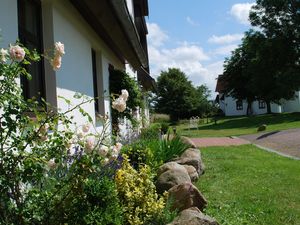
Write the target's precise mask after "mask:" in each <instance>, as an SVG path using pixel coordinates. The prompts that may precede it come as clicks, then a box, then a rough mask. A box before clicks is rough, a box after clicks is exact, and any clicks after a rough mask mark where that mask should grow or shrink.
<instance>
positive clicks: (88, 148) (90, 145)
mask: <svg viewBox="0 0 300 225" xmlns="http://www.w3.org/2000/svg"><path fill="white" fill-rule="evenodd" d="M84 147H85V149H84V150H85V152H86V153H91V152H92V151H93V149H94V147H95V139H94V138H93V137H88V138H87V139H86V142H85V146H84Z"/></svg>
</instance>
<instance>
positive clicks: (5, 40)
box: [0, 0, 18, 48]
mask: <svg viewBox="0 0 300 225" xmlns="http://www.w3.org/2000/svg"><path fill="white" fill-rule="evenodd" d="M0 29H1V31H0V48H7V47H8V45H9V44H10V43H15V42H16V40H17V39H18V10H17V0H0Z"/></svg>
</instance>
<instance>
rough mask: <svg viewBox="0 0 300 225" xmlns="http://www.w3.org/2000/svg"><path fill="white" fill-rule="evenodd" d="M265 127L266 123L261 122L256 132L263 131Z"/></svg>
mask: <svg viewBox="0 0 300 225" xmlns="http://www.w3.org/2000/svg"><path fill="white" fill-rule="evenodd" d="M266 129H267V125H266V124H262V125H260V126H259V127H258V128H257V132H259V131H264V130H266Z"/></svg>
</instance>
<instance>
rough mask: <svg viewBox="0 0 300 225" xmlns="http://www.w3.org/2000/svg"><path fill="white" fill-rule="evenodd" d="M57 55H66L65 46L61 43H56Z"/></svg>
mask: <svg viewBox="0 0 300 225" xmlns="http://www.w3.org/2000/svg"><path fill="white" fill-rule="evenodd" d="M54 46H55V55H59V56H62V55H64V54H65V45H64V44H63V43H61V42H55V44H54Z"/></svg>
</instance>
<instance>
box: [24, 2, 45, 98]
mask: <svg viewBox="0 0 300 225" xmlns="http://www.w3.org/2000/svg"><path fill="white" fill-rule="evenodd" d="M18 24H19V39H20V41H21V43H22V44H24V45H25V46H26V47H27V48H28V49H30V50H33V49H36V50H37V51H38V52H39V53H41V52H42V51H43V42H42V39H43V38H42V12H41V2H40V1H38V0H18ZM26 69H27V70H28V72H29V73H30V74H31V76H32V79H31V80H28V79H27V78H25V77H22V78H21V85H22V88H23V94H24V97H25V98H26V99H29V98H32V97H36V99H37V100H38V101H41V98H45V83H44V66H43V60H41V61H39V62H34V63H32V64H31V65H29V66H28V67H27V68H26Z"/></svg>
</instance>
